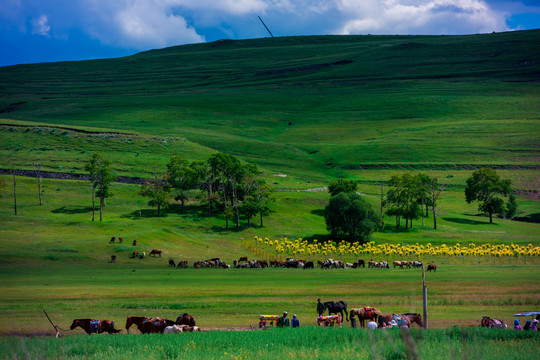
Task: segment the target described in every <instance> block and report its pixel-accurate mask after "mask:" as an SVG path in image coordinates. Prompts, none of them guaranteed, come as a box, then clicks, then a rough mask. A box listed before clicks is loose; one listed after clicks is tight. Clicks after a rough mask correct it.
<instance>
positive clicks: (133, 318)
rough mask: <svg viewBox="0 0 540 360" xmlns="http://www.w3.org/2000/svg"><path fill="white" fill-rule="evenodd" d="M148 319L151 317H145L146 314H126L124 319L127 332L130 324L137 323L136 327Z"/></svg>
mask: <svg viewBox="0 0 540 360" xmlns="http://www.w3.org/2000/svg"><path fill="white" fill-rule="evenodd" d="M149 319H151V318H149V317H146V316H128V317H127V319H126V330H127V333H128V334H129V328H130V327H131V325H137V327H139V326H141V325H142V323H143V322H144V321H145V320H149Z"/></svg>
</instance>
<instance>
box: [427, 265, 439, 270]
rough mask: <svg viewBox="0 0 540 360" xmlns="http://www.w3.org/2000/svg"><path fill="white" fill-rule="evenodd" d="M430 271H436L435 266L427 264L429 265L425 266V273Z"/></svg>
mask: <svg viewBox="0 0 540 360" xmlns="http://www.w3.org/2000/svg"><path fill="white" fill-rule="evenodd" d="M431 270H433V271H436V270H437V265H435V264H429V265H428V266H427V271H431Z"/></svg>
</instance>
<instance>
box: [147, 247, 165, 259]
mask: <svg viewBox="0 0 540 360" xmlns="http://www.w3.org/2000/svg"><path fill="white" fill-rule="evenodd" d="M162 252H163V250H158V249H152V251H150V254H148V255H154V256H159V257H161V253H162Z"/></svg>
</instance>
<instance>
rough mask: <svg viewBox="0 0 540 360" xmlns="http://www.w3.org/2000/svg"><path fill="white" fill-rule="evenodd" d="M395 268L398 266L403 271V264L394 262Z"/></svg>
mask: <svg viewBox="0 0 540 360" xmlns="http://www.w3.org/2000/svg"><path fill="white" fill-rule="evenodd" d="M396 266H399V267H400V268H402V269H403V264H402V262H401V261H398V260H396V261H394V269H395V268H396Z"/></svg>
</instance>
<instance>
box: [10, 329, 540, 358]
mask: <svg viewBox="0 0 540 360" xmlns="http://www.w3.org/2000/svg"><path fill="white" fill-rule="evenodd" d="M539 345H540V341H539V336H538V333H537V332H516V331H513V330H495V329H482V328H458V327H456V328H449V329H445V330H412V331H410V332H409V331H402V332H400V331H398V330H378V331H371V330H358V329H346V328H341V329H325V328H315V327H312V328H300V329H271V330H267V331H248V332H234V331H233V332H223V331H213V332H208V333H187V334H176V335H175V334H170V335H161V334H154V335H144V336H143V335H115V336H109V335H93V336H88V335H77V336H69V337H64V338H61V339H55V338H50V337H49V338H42V337H34V338H16V337H8V338H3V339H2V340H1V341H0V354H3V355H0V356H2V358H5V359H8V358H11V359H15V358H19V359H51V358H55V359H104V358H107V359H145V360H147V359H165V358H166V359H284V358H287V359H291V358H297V359H314V358H318V359H457V358H462V359H475V360H477V359H478V360H480V359H505V360H506V359H508V358H509V356H510V354H511V358H512V359H516V360H517V359H531V358H534V356H532V354H533V353H534V352H535V349H537V348H538V346H539Z"/></svg>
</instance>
